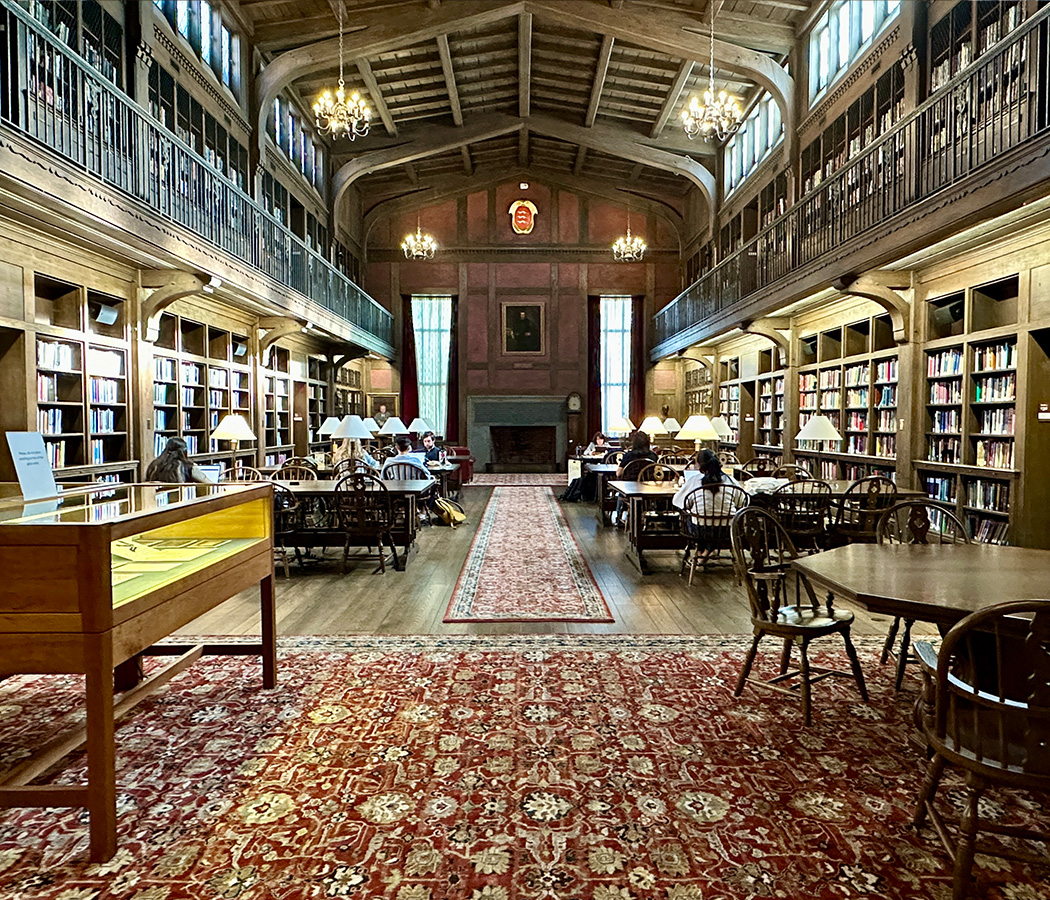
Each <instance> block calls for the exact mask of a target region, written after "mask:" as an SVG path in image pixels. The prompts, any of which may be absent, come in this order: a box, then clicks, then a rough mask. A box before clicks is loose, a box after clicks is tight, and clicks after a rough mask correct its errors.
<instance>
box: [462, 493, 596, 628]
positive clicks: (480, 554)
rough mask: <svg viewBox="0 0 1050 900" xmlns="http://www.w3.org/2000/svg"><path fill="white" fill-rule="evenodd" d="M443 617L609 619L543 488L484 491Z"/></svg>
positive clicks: (475, 619) (551, 495) (565, 526)
mask: <svg viewBox="0 0 1050 900" xmlns="http://www.w3.org/2000/svg"><path fill="white" fill-rule="evenodd" d="M445 621H446V622H612V621H614V620H613V617H612V615H611V614H610V612H609V607H608V605H607V604H606V602H605V598H604V597H602V592H601V591H600V590H599V589H598V585H597V583H596V582H595V580H594V576H593V575H592V574H591V570H590V568H589V567H588V565H587V561H586V560H585V559H584V558H583V554H582V553H581V552H580V548H579V546H578V545H577V543H576V539H575V538H574V537H573V536H572V531H570V530H569V523H568V522H567V521H566V520H565V513H564V512H562V509H561V507H560V506H559V505H558V501H557V499H556V498H555V496H554V493H553V492H552V491H551V490H550V488H546V487H497V488H495V489H494V490H493V491H492V496H491V497H490V498H489V502H488V506H486V507H485V513H484V515H483V516H482V517H481V524H480V525H479V526H478V530H477V532H476V533H475V535H474V542H473V544H471V547H470V553H468V554H467V561H466V562H465V563H464V564H463V570H462V572H460V575H459V581H458V582H457V583H456V587H455V590H453V591H452V599H451V601H449V605H448V610H447V611H446V612H445Z"/></svg>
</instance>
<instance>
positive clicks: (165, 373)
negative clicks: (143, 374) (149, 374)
mask: <svg viewBox="0 0 1050 900" xmlns="http://www.w3.org/2000/svg"><path fill="white" fill-rule="evenodd" d="M153 380H154V381H168V382H172V381H174V380H175V360H173V359H167V358H165V357H162V356H158V357H157V358H156V359H154V360H153Z"/></svg>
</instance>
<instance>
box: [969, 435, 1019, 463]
mask: <svg viewBox="0 0 1050 900" xmlns="http://www.w3.org/2000/svg"><path fill="white" fill-rule="evenodd" d="M976 455H977V465H979V466H990V467H991V468H993V469H1012V468H1013V467H1014V442H1013V441H1001V440H994V439H992V440H984V439H981V440H978V441H977V448H976Z"/></svg>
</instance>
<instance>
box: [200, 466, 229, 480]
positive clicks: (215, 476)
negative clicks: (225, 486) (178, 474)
mask: <svg viewBox="0 0 1050 900" xmlns="http://www.w3.org/2000/svg"><path fill="white" fill-rule="evenodd" d="M197 468H198V469H200V470H201V472H203V473H204V477H205V478H207V479H208V481H210V482H211V483H212V484H218V483H219V476H220V475H221V474H222V470H223V469H224V468H226V467H225V466H223V465H222V464H221V463H208V464H207V465H203V466H202V465H198V466H197Z"/></svg>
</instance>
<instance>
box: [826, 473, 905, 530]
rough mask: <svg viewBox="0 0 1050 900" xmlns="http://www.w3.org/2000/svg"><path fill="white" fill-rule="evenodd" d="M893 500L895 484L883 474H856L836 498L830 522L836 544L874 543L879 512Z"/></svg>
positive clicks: (895, 497)
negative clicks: (835, 506)
mask: <svg viewBox="0 0 1050 900" xmlns="http://www.w3.org/2000/svg"><path fill="white" fill-rule="evenodd" d="M896 502H897V485H895V484H894V483H893V482H892V481H890V479H889V478H886V477H885V476H884V475H869V476H867V477H866V478H858V479H857V480H856V481H854V482H853V484H851V485H850V486H849V487H848V488H846V493H845V494H844V495H843V497H842V499H841V500H840V501H839V509H838V513H837V514H836V516H835V522H834V524H833V525H832V526H831V539H832V541H833V542H835V543H838V544H874V543H875V542H876V540H877V535H876V531H877V529H878V527H879V519H880V518H881V516H882V514H883V513H884V512H885V511H886V510H887V509H889V508H890V507H891V506H893V505H894V504H895V503H896Z"/></svg>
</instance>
